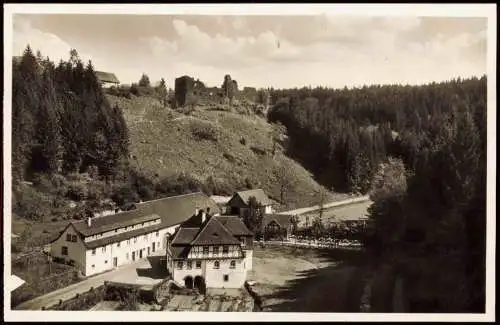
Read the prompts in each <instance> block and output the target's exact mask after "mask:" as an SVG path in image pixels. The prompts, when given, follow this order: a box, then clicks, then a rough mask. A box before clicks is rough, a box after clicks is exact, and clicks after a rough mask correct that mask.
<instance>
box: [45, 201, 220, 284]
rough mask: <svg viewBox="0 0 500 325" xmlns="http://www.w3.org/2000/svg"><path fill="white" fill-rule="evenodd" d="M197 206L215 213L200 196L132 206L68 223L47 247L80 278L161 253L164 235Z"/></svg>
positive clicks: (214, 206) (165, 237) (189, 214)
mask: <svg viewBox="0 0 500 325" xmlns="http://www.w3.org/2000/svg"><path fill="white" fill-rule="evenodd" d="M198 205H200V206H206V207H208V208H210V207H211V208H212V209H213V211H214V213H215V215H218V214H219V210H218V209H217V204H216V203H215V202H213V201H212V200H211V199H210V198H209V197H208V196H206V195H205V194H203V193H200V192H198V193H192V194H187V195H179V196H173V197H168V198H164V199H159V200H154V201H148V202H143V203H138V204H136V207H135V209H133V210H130V211H126V212H119V213H115V214H103V215H102V216H100V217H94V218H88V219H87V220H82V221H77V222H72V223H70V224H68V226H67V227H66V228H65V229H64V230H63V231H62V232H61V234H60V235H59V237H58V238H56V239H55V240H54V241H53V242H52V243H51V244H50V255H51V256H52V257H53V259H54V260H56V261H61V262H64V263H69V264H73V265H75V267H77V268H78V269H79V270H80V271H81V273H82V274H83V275H84V276H90V275H93V274H97V273H101V272H104V271H107V270H111V269H113V268H116V267H119V266H121V265H124V264H128V263H133V262H135V261H138V260H139V259H143V258H146V257H147V256H150V255H153V254H164V252H165V250H166V247H167V238H168V236H170V235H172V234H174V232H175V230H176V228H177V227H179V225H180V224H181V223H183V222H184V221H186V220H188V219H189V218H191V217H192V216H193V212H194V211H195V209H196V208H197V207H198Z"/></svg>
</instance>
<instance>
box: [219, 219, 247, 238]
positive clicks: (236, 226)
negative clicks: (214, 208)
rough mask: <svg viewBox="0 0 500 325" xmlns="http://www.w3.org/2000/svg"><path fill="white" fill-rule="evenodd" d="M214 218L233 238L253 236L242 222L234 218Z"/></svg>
mask: <svg viewBox="0 0 500 325" xmlns="http://www.w3.org/2000/svg"><path fill="white" fill-rule="evenodd" d="M214 218H216V219H217V220H218V221H219V222H220V223H221V224H222V225H223V226H224V227H225V228H226V229H227V230H229V232H230V233H231V234H232V235H233V236H253V234H252V232H251V231H250V230H248V228H247V226H245V223H244V222H243V220H241V219H240V218H239V217H235V216H217V217H214Z"/></svg>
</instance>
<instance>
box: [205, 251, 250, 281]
mask: <svg viewBox="0 0 500 325" xmlns="http://www.w3.org/2000/svg"><path fill="white" fill-rule="evenodd" d="M218 261H219V263H220V268H219V269H214V263H215V260H207V261H206V263H205V283H206V285H207V287H208V288H241V287H242V286H243V284H244V283H245V280H246V275H247V272H246V270H245V268H244V267H243V262H244V259H242V258H240V259H235V261H236V268H234V269H230V268H229V266H230V261H231V260H230V259H227V260H218ZM225 274H227V275H229V281H227V282H225V281H224V275H225Z"/></svg>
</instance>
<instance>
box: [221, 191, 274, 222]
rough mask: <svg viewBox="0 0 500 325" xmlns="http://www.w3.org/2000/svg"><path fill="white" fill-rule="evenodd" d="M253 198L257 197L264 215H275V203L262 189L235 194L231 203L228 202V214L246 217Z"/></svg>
mask: <svg viewBox="0 0 500 325" xmlns="http://www.w3.org/2000/svg"><path fill="white" fill-rule="evenodd" d="M251 197H255V199H256V200H257V203H258V204H260V205H261V212H262V214H271V213H273V204H274V203H273V201H271V199H269V197H268V196H267V195H266V193H265V192H264V191H263V190H262V189H253V190H246V191H239V192H236V193H234V195H233V196H232V197H231V199H230V200H229V202H227V207H228V209H227V210H228V213H229V214H233V215H238V216H240V217H244V216H245V215H246V214H247V213H248V212H249V205H248V204H249V200H250V198H251Z"/></svg>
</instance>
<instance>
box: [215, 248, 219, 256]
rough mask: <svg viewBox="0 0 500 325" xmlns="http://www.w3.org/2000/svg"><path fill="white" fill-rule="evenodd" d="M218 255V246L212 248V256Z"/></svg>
mask: <svg viewBox="0 0 500 325" xmlns="http://www.w3.org/2000/svg"><path fill="white" fill-rule="evenodd" d="M218 254H219V246H214V255H218Z"/></svg>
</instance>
